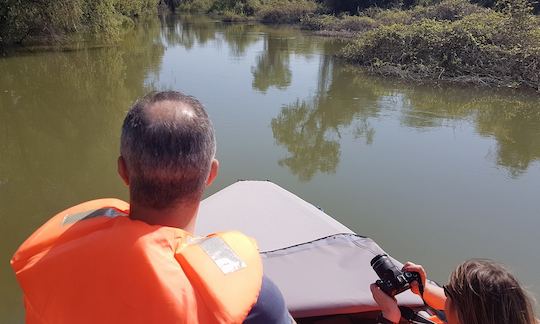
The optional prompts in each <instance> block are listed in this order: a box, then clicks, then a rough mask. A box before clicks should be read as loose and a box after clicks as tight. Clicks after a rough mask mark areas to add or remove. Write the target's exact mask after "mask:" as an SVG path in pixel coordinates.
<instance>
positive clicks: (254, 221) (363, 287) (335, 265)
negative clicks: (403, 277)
mask: <svg viewBox="0 0 540 324" xmlns="http://www.w3.org/2000/svg"><path fill="white" fill-rule="evenodd" d="M196 228H197V229H196V234H200V235H206V234H208V233H212V232H220V231H227V230H239V231H241V232H243V233H244V234H246V235H249V236H251V237H253V238H255V239H256V240H257V243H258V246H259V250H260V254H261V257H262V260H263V265H264V272H265V275H266V276H268V277H269V278H270V279H271V280H272V281H274V282H275V283H276V285H277V286H278V287H279V288H280V290H281V292H282V293H283V296H284V298H285V302H286V304H287V307H288V309H289V311H290V313H291V315H292V316H293V317H294V318H295V320H296V321H297V322H298V323H337V322H339V323H342V322H343V323H351V322H352V323H364V322H369V319H373V318H375V317H376V316H377V315H378V314H379V308H378V306H377V304H376V303H375V301H374V300H373V298H372V296H371V292H370V289H369V285H370V284H371V283H373V282H375V281H376V280H377V279H378V277H377V275H376V273H375V271H373V269H372V267H371V265H370V261H371V259H372V258H373V257H375V256H376V255H378V254H385V253H386V252H385V251H384V250H383V249H382V248H381V247H380V246H379V245H378V244H377V243H376V242H375V241H373V240H372V239H370V238H368V237H365V236H362V235H359V234H357V233H355V232H353V231H352V230H350V229H349V228H347V227H346V226H345V225H343V224H341V223H339V222H338V221H336V220H335V219H333V218H332V217H330V216H329V215H327V214H326V213H324V211H322V210H321V209H319V208H317V207H316V206H314V205H312V204H310V203H308V202H306V201H304V200H303V199H301V198H300V197H298V196H296V195H294V194H293V193H291V192H289V191H287V190H285V189H283V188H281V187H280V186H278V185H276V184H274V183H272V182H270V181H238V182H236V183H234V184H232V185H230V186H228V187H226V188H224V189H222V190H221V191H219V192H217V193H215V194H213V195H212V196H210V197H208V198H206V199H205V200H203V202H202V203H201V206H200V210H199V216H198V219H197V227H196ZM393 261H394V262H395V263H396V265H398V266H401V265H402V264H401V263H400V262H399V261H397V260H395V259H393ZM396 298H397V301H398V304H399V305H401V306H406V307H409V308H411V309H416V310H419V309H422V308H423V306H424V303H423V301H422V300H421V298H419V297H418V296H417V295H415V294H413V293H412V292H411V291H410V290H409V291H406V292H404V293H402V294H399V295H397V296H396Z"/></svg>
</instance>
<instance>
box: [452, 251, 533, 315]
mask: <svg viewBox="0 0 540 324" xmlns="http://www.w3.org/2000/svg"><path fill="white" fill-rule="evenodd" d="M446 288H447V291H448V294H449V298H450V301H451V302H452V305H453V308H454V309H455V310H456V312H457V316H458V318H459V321H460V323H461V324H536V323H537V320H536V319H535V316H534V310H533V306H532V303H533V302H532V299H531V297H529V295H528V293H527V292H526V291H525V289H523V288H522V287H521V286H520V284H519V282H518V281H517V280H516V278H515V277H514V276H513V275H512V274H511V273H510V272H509V271H508V270H507V269H506V268H504V267H503V266H502V265H501V264H498V263H496V262H494V261H491V260H485V259H472V260H468V261H465V262H464V263H462V264H460V265H459V266H458V267H457V268H456V270H454V272H452V274H451V275H450V282H449V284H448V285H447V286H446Z"/></svg>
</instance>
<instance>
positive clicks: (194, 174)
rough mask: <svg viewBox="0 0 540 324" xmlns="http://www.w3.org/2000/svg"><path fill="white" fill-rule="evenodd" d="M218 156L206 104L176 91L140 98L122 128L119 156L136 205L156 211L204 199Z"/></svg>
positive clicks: (155, 93)
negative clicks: (209, 176)
mask: <svg viewBox="0 0 540 324" xmlns="http://www.w3.org/2000/svg"><path fill="white" fill-rule="evenodd" d="M215 153H216V141H215V137H214V128H213V126H212V123H211V122H210V120H209V119H208V115H207V113H206V111H205V110H204V107H203V105H202V104H201V103H200V102H199V101H198V100H197V99H196V98H194V97H191V96H187V95H185V94H183V93H180V92H176V91H164V92H153V93H149V94H148V95H146V96H144V97H143V98H141V99H139V100H137V102H135V104H134V105H133V107H131V109H130V110H129V112H128V113H127V116H126V118H125V119H124V124H123V125H122V136H121V145H120V154H121V155H122V157H123V158H124V160H125V162H126V165H127V167H128V170H129V172H130V174H129V176H130V196H131V200H132V201H136V202H137V203H139V204H141V205H144V206H146V207H150V208H155V209H164V208H167V207H170V206H172V205H173V204H175V203H178V202H182V201H186V200H194V199H200V198H201V196H202V193H203V191H204V187H205V183H206V180H207V178H208V174H209V172H210V166H211V163H212V160H213V158H214V155H215Z"/></svg>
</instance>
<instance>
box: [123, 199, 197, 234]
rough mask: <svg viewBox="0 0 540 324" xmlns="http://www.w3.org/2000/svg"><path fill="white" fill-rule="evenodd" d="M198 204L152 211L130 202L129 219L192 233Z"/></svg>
mask: <svg viewBox="0 0 540 324" xmlns="http://www.w3.org/2000/svg"><path fill="white" fill-rule="evenodd" d="M198 211H199V203H192V204H178V205H176V206H174V207H171V208H167V209H159V210H158V209H153V208H148V207H145V206H141V205H139V204H137V203H136V202H130V211H129V217H130V218H131V219H135V220H140V221H143V222H145V223H147V224H150V225H162V226H169V227H176V228H180V229H183V230H184V231H187V232H190V233H193V232H194V231H195V221H196V218H197V212H198Z"/></svg>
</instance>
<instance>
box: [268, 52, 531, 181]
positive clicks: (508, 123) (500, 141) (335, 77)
mask: <svg viewBox="0 0 540 324" xmlns="http://www.w3.org/2000/svg"><path fill="white" fill-rule="evenodd" d="M270 44H271V43H270ZM290 52H291V51H289V53H290ZM281 53H282V54H285V52H284V51H282V52H281ZM284 61H286V60H285V59H282V60H281V62H284ZM278 62H279V61H278ZM318 78H319V79H318V84H317V92H316V94H315V95H314V96H313V97H312V98H309V99H304V100H301V99H297V100H296V101H295V102H293V103H291V104H288V105H285V106H283V108H282V110H281V112H280V114H279V115H278V116H277V117H275V118H274V119H273V120H272V122H271V126H272V131H273V134H274V138H275V140H276V142H277V143H278V144H279V145H283V146H284V147H285V148H286V149H287V150H288V152H289V154H290V155H289V156H288V157H286V158H284V159H282V160H280V161H279V162H278V163H279V164H280V165H282V166H287V167H288V168H289V169H290V170H291V172H292V173H293V174H295V175H297V176H298V177H299V179H300V180H302V181H309V180H310V179H311V178H312V177H313V176H314V175H315V174H316V173H317V172H321V173H334V172H335V171H336V168H337V166H338V164H339V162H340V156H341V149H340V142H341V132H342V131H343V130H344V129H346V128H349V130H350V131H351V132H352V133H353V135H355V137H356V138H363V139H364V140H365V141H366V143H367V144H371V143H372V142H373V140H374V135H375V129H374V128H373V127H372V126H371V124H370V119H371V118H373V117H376V116H378V114H379V112H380V111H381V110H384V109H391V110H396V111H398V112H399V114H400V115H399V118H400V120H401V124H402V125H403V126H406V127H413V128H416V129H429V128H434V127H441V126H444V125H447V124H455V123H459V122H469V123H472V124H473V125H474V127H475V130H476V132H477V133H478V134H480V135H481V136H484V137H491V138H494V139H495V140H496V145H497V150H496V158H495V163H496V164H497V165H500V166H503V167H504V168H506V169H507V170H508V171H509V173H510V175H511V176H512V177H517V176H519V175H520V174H522V173H523V172H525V171H526V170H527V169H528V167H529V166H530V164H531V163H532V162H534V161H538V160H540V132H539V131H538V129H540V110H538V107H540V100H539V99H538V97H537V96H534V95H527V94H519V93H500V91H499V92H498V93H496V94H494V91H493V90H490V89H484V90H480V89H473V91H471V89H463V88H457V87H442V88H433V87H429V88H427V87H422V86H411V85H405V84H399V85H396V84H390V83H389V82H387V81H384V80H382V79H380V78H373V77H368V76H366V75H364V74H362V73H360V72H358V71H356V70H354V69H352V68H348V67H346V66H344V65H342V64H340V63H339V62H337V61H335V60H334V59H333V58H332V57H331V56H322V57H321V60H320V66H319V76H318ZM509 98H510V99H509ZM389 100H390V101H391V102H394V103H395V104H393V105H388V104H387V103H386V104H383V102H388V101H389ZM379 131H383V130H382V129H379Z"/></svg>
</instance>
